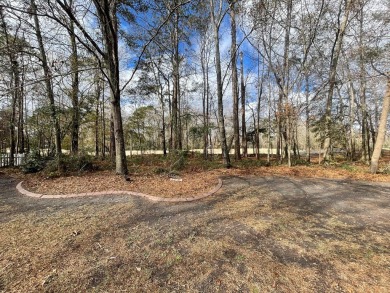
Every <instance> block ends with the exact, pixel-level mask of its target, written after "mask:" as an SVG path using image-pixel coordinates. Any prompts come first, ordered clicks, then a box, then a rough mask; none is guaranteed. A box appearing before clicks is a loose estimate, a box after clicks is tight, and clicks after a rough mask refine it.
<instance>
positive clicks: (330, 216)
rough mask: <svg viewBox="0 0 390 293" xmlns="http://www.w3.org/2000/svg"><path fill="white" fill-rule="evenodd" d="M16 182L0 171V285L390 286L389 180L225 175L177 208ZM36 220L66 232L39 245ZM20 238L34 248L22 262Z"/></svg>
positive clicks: (136, 288) (159, 288)
mask: <svg viewBox="0 0 390 293" xmlns="http://www.w3.org/2000/svg"><path fill="white" fill-rule="evenodd" d="M16 184H17V182H15V181H13V180H12V179H9V178H6V177H1V176H0V228H1V230H2V231H6V233H8V238H7V239H5V238H2V239H1V241H0V246H2V247H4V249H3V250H2V252H0V267H3V268H5V269H2V270H0V292H1V291H2V290H3V291H4V292H9V291H10V292H12V291H15V292H16V291H23V290H25V289H27V288H28V289H29V291H36V292H41V291H48V292H49V291H55V292H62V291H65V290H69V289H70V290H72V289H73V290H76V291H80V290H81V291H83V290H87V291H88V290H92V289H94V290H96V291H99V290H103V291H110V290H114V289H115V290H116V289H118V290H120V289H122V290H124V292H145V291H149V292H150V291H154V292H175V291H181V292H183V291H186V292H272V291H275V292H294V291H295V292H297V291H301V292H302V291H315V292H345V291H349V290H350V291H354V292H369V291H372V292H386V291H387V292H388V291H390V287H389V284H390V256H389V251H390V185H388V184H371V183H366V182H364V183H358V182H348V181H335V180H325V179H324V180H320V179H297V178H294V179H293V178H283V177H255V176H249V177H231V176H230V177H225V178H223V187H222V189H220V191H218V192H217V193H216V194H215V195H213V196H211V197H209V198H206V199H203V200H201V201H197V202H191V203H179V204H172V203H153V202H150V201H147V200H145V199H142V198H136V197H127V196H102V197H90V198H72V199H35V198H29V197H25V196H20V195H19V194H17V192H16V190H15V186H16ZM65 218H66V220H65ZM61 221H63V222H61ZM65 221H66V222H65ZM19 222H20V225H17V226H15V223H19ZM61 223H62V224H61ZM63 223H65V224H63ZM11 224H12V225H13V226H11ZM41 225H43V227H45V229H46V231H47V233H60V232H58V230H59V229H60V230H61V229H62V230H64V232H63V233H64V234H60V235H59V236H58V235H57V234H56V235H57V236H56V237H54V236H53V237H52V236H50V235H51V234H50V235H49V236H47V238H48V239H49V240H48V242H47V246H46V244H42V242H39V241H38V240H36V243H35V242H34V241H35V238H37V239H39V238H42V237H43V236H42V234H40V233H42V231H41V230H39V229H40V228H41ZM52 226H53V228H52ZM54 226H55V227H54ZM15 227H19V229H21V228H20V227H23V229H24V230H26V229H29V231H30V234H29V235H27V236H26V235H24V234H23V233H21V234H20V231H17V230H16V231H14V230H15V229H17V228H15ZM34 227H35V228H34ZM51 229H52V230H51ZM24 230H23V231H24ZM71 233H74V234H75V235H76V236H75V237H74V238H69V237H71V236H69V235H70V234H71ZM18 237H19V238H20V240H18V243H17V244H15V243H13V242H12V241H11V240H9V239H14V240H13V241H14V242H15V239H19V238H18ZM68 238H69V239H71V240H69V239H68ZM64 239H67V240H66V241H65V240H64ZM34 243H35V244H34ZM76 244H77V245H76ZM23 245H25V246H29V245H30V246H31V247H30V249H27V248H26V251H25V254H26V255H28V254H32V255H31V259H30V260H24V262H23V265H21V264H18V257H17V256H16V255H15V251H18V253H19V254H20V253H22V252H20V250H23ZM95 246H99V247H100V246H101V247H105V250H104V249H103V250H101V251H100V250H99V249H97V248H96V251H95V250H93V253H92V252H91V247H95ZM34 250H35V251H39V256H37V257H35V255H34V253H32V252H31V251H34ZM107 251H110V252H109V253H108V252H107ZM114 251H115V256H112V255H111V254H113V253H114ZM91 253H92V254H91ZM43 256H44V257H43ZM91 256H93V259H94V260H93V261H92V260H91ZM42 258H43V259H45V261H43V260H41V259H42ZM74 258H78V260H77V265H75V260H74ZM53 268H55V274H53V273H52V271H53ZM50 276H53V278H52V279H53V280H51V281H50V282H45V280H46V279H47V278H48V277H50ZM21 277H23V278H22V279H23V280H26V281H25V282H23V281H20V278H21ZM18 278H19V279H18ZM27 280H28V281H27ZM42 280H43V282H42ZM123 280H126V282H125V283H123ZM31 288H32V289H31ZM43 289H44V290H43ZM126 290H127V291H126Z"/></svg>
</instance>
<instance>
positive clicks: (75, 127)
mask: <svg viewBox="0 0 390 293" xmlns="http://www.w3.org/2000/svg"><path fill="white" fill-rule="evenodd" d="M69 5H70V6H71V7H73V0H71V1H70V4H69ZM69 28H70V30H69V36H70V43H71V47H72V55H71V61H70V68H71V71H72V91H71V100H72V125H71V146H70V151H71V153H72V154H77V153H78V152H79V128H80V109H79V64H78V63H79V60H78V53H77V43H76V36H75V30H74V22H73V21H72V20H71V21H70V25H69Z"/></svg>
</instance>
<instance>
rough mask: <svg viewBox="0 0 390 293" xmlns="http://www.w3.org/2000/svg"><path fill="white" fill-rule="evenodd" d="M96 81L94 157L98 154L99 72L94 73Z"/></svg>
mask: <svg viewBox="0 0 390 293" xmlns="http://www.w3.org/2000/svg"><path fill="white" fill-rule="evenodd" d="M95 83H96V107H95V157H98V156H99V117H100V114H99V108H100V96H101V87H100V78H99V74H98V73H96V76H95Z"/></svg>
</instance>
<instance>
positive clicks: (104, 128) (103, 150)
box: [100, 81, 106, 158]
mask: <svg viewBox="0 0 390 293" xmlns="http://www.w3.org/2000/svg"><path fill="white" fill-rule="evenodd" d="M105 106H106V105H105V98H104V81H102V102H101V111H100V112H101V113H102V118H101V122H102V156H103V158H105V157H106V113H105V110H104V108H105Z"/></svg>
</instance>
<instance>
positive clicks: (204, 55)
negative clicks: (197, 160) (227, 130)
mask: <svg viewBox="0 0 390 293" xmlns="http://www.w3.org/2000/svg"><path fill="white" fill-rule="evenodd" d="M205 38H206V37H205ZM206 42H207V41H206V40H205V39H204V40H202V48H201V66H202V76H203V97H202V108H203V157H204V159H205V160H207V159H208V147H209V91H210V90H209V71H208V65H209V55H208V54H209V53H208V50H207V47H206Z"/></svg>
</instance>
